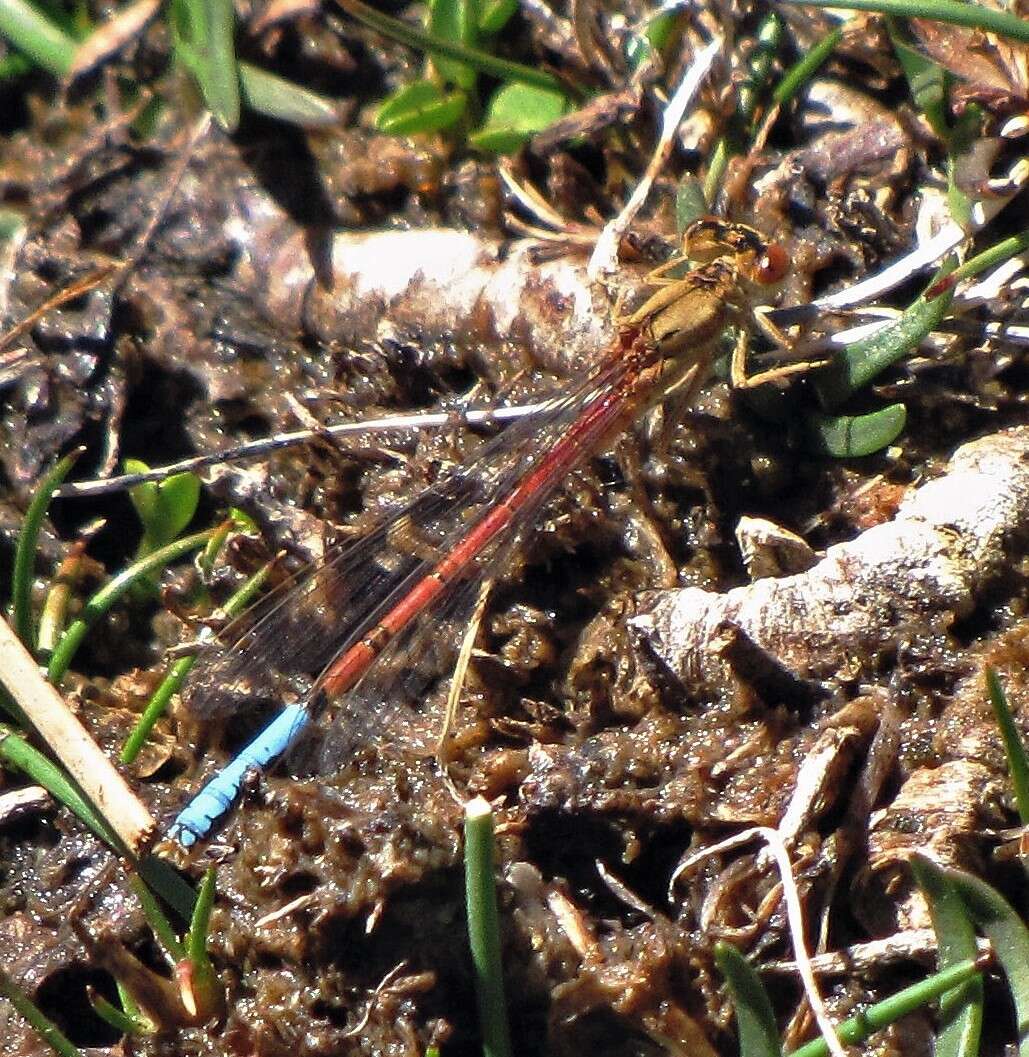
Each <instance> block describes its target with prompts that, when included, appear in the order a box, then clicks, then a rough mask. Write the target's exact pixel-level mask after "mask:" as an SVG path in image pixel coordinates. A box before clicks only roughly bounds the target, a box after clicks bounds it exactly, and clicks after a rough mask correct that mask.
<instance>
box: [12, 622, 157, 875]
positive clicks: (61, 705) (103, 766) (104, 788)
mask: <svg viewBox="0 0 1029 1057" xmlns="http://www.w3.org/2000/svg"><path fill="white" fill-rule="evenodd" d="M0 682H2V683H3V685H4V686H5V687H6V688H7V690H8V692H9V693H10V695H11V697H13V698H14V700H15V702H16V703H17V704H18V705H19V707H20V708H21V710H22V712H23V713H24V714H25V716H26V718H27V719H28V720H29V722H30V723H31V724H32V726H33V727H34V728H35V730H36V731H37V732H38V734H39V736H40V737H41V738H42V739H43V741H44V742H45V743H46V745H47V746H48V748H49V749H50V751H51V752H52V753H53V754H54V756H55V757H56V758H57V759H58V760H60V762H61V763H62V764H63V765H64V767H65V769H66V770H67V772H68V773H69V774H70V775H71V777H72V778H73V779H74V780H75V782H76V783H77V784H78V786H79V788H80V789H81V790H82V792H83V793H85V795H86V796H87V797H88V798H89V800H90V801H91V802H92V803H93V805H94V806H95V807H96V809H97V810H98V811H99V812H100V814H101V815H102V816H103V817H104V819H105V821H106V822H107V823H108V825H110V827H111V829H112V830H113V831H114V832H115V833H116V834H117V836H118V837H119V839H120V840H121V841H122V843H123V844H124V845H125V847H126V848H127V849H128V850H129V851H130V852H132V853H133V854H139V853H141V852H142V851H144V850H145V849H146V847H147V846H148V844H149V843H150V840H151V838H152V836H153V834H154V833H155V832H156V829H157V825H156V823H155V822H154V820H153V818H152V817H151V815H150V812H149V811H147V809H146V808H145V807H144V806H143V803H142V802H141V801H140V800H139V799H138V797H137V796H136V794H135V793H133V792H132V790H131V789H130V788H129V786H128V783H127V782H126V781H125V779H124V778H123V777H122V776H121V775H120V774H119V773H118V771H117V770H116V769H115V767H114V765H113V764H112V763H111V761H110V760H108V758H107V757H106V756H105V755H104V754H103V752H101V751H100V747H99V746H98V745H97V744H96V742H95V741H94V740H93V739H92V737H90V735H89V732H88V731H87V730H86V729H85V727H83V725H82V724H81V723H80V722H79V720H78V719H77V718H76V717H75V716H74V715H73V714H72V712H71V710H70V709H69V708H68V706H67V705H66V704H65V701H64V698H63V697H62V696H61V695H60V693H58V691H57V689H56V688H55V687H54V686H52V685H51V684H50V683H48V682H47V681H46V679H44V678H43V676H42V674H41V673H40V670H39V667H38V666H37V664H36V662H35V660H33V658H32V655H31V654H30V653H29V651H28V650H27V649H26V648H25V646H24V645H23V644H22V642H21V640H20V639H19V638H18V636H17V635H15V634H14V632H13V631H12V630H11V627H10V625H9V624H8V623H7V621H6V620H3V619H2V618H0Z"/></svg>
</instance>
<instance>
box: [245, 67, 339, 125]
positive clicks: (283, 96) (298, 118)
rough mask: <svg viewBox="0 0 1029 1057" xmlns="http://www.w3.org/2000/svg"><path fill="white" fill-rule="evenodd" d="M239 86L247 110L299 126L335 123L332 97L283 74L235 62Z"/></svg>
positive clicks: (335, 107) (335, 111) (334, 108)
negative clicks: (293, 80)
mask: <svg viewBox="0 0 1029 1057" xmlns="http://www.w3.org/2000/svg"><path fill="white" fill-rule="evenodd" d="M239 88H240V92H241V93H242V96H243V99H244V100H245V102H246V104H247V106H249V107H250V109H251V110H256V111H257V112H258V113H259V114H266V115H267V116H268V117H273V118H275V119H276V120H278V121H288V122H289V123H290V124H291V125H299V126H300V127H301V128H327V127H330V126H332V125H338V124H339V108H338V107H337V106H336V104H335V102H333V100H331V99H329V98H327V97H326V96H324V95H319V94H318V92H312V91H311V90H310V89H309V88H303V87H302V86H301V85H299V84H294V83H293V82H292V81H287V80H286V78H285V77H279V76H278V75H277V74H274V73H269V72H268V71H267V70H262V69H261V68H260V67H259V66H251V64H250V63H249V62H241V63H240V64H239Z"/></svg>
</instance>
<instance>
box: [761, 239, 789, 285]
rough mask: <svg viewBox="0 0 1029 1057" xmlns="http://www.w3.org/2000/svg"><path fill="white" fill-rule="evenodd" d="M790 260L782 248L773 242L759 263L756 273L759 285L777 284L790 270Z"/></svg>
mask: <svg viewBox="0 0 1029 1057" xmlns="http://www.w3.org/2000/svg"><path fill="white" fill-rule="evenodd" d="M789 267H790V259H789V257H788V256H787V255H786V251H785V250H784V249H783V248H782V246H780V245H778V244H777V243H775V242H773V243H772V244H771V245H770V246H769V247H768V249H767V250H765V252H764V253H763V254H761V258H760V259H759V260H758V262H757V271H756V273H755V275H756V278H757V281H758V282H759V283H766V284H768V283H777V282H778V281H779V280H780V279H781V278H782V277H783V276H784V275H785V274H786V272H787V271H788V270H789Z"/></svg>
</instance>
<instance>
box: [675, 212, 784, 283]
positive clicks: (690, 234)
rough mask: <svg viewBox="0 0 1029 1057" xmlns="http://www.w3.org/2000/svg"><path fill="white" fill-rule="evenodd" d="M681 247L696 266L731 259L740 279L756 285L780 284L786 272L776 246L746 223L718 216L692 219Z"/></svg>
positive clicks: (781, 253)
mask: <svg viewBox="0 0 1029 1057" xmlns="http://www.w3.org/2000/svg"><path fill="white" fill-rule="evenodd" d="M682 247H683V255H684V256H686V257H688V258H689V259H690V260H692V261H696V262H697V263H698V264H708V263H710V262H711V261H714V260H718V259H719V258H720V257H734V258H735V259H736V267H737V269H738V272H739V274H740V275H741V277H743V278H744V279H746V280H748V281H749V282H752V283H756V284H757V285H759V286H772V285H774V284H776V283H778V282H781V281H782V280H783V278H785V276H786V272H787V271H788V270H789V257H788V256H787V254H786V251H785V250H784V249H783V248H782V246H780V245H778V243H775V242H769V241H768V239H766V238H765V237H764V236H763V235H762V234H761V233H760V232H759V231H757V230H755V229H754V228H752V227H748V226H747V225H746V224H732V223H729V221H726V220H719V219H718V218H717V217H702V218H701V219H700V220H695V221H694V222H693V223H692V224H691V225H690V226H689V227H688V228H687V229H686V231H685V233H684V234H683V239H682Z"/></svg>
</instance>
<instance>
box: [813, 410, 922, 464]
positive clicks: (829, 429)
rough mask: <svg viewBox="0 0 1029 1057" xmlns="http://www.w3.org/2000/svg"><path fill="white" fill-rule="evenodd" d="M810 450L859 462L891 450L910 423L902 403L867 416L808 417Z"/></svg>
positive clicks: (814, 415)
mask: <svg viewBox="0 0 1029 1057" xmlns="http://www.w3.org/2000/svg"><path fill="white" fill-rule="evenodd" d="M806 421H807V425H808V429H809V436H810V442H811V447H812V448H813V449H814V450H815V451H817V452H819V453H820V454H823V455H831V456H832V457H833V458H834V459H860V458H863V457H864V456H866V455H872V454H874V453H875V452H877V451H882V449H883V448H888V447H889V446H890V445H891V444H892V443H893V442H894V441H895V440H896V439H897V437H899V436H900V434H901V432H902V430H903V429H904V425H905V423H906V422H907V409H906V408H905V407H904V405H903V404H890V405H889V406H888V407H884V408H881V409H880V410H878V411H869V412H868V413H867V414H864V415H819V414H809V415H807V416H806Z"/></svg>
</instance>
